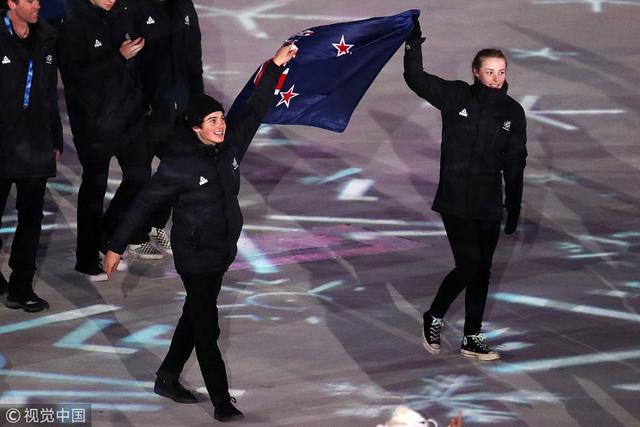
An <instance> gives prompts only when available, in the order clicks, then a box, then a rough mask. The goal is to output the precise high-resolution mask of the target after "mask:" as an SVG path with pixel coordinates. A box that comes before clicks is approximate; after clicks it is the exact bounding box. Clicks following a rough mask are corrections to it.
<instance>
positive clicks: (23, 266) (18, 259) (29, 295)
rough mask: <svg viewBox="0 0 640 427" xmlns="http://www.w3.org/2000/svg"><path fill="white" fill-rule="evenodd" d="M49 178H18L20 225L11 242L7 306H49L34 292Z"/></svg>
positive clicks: (38, 308)
mask: <svg viewBox="0 0 640 427" xmlns="http://www.w3.org/2000/svg"><path fill="white" fill-rule="evenodd" d="M46 185H47V179H46V178H24V179H18V180H16V189H17V197H16V209H17V211H18V226H17V228H16V234H15V236H14V238H13V243H12V244H11V257H10V258H9V267H11V276H10V277H9V293H8V295H7V306H8V307H10V308H21V309H23V310H25V311H28V312H37V311H43V310H47V309H48V308H49V304H48V303H47V302H46V301H45V300H43V299H41V298H39V297H38V296H37V295H36V294H35V293H34V292H33V276H34V274H35V272H36V255H37V251H38V244H39V243H40V231H41V229H42V217H43V214H42V207H43V201H44V191H45V188H46Z"/></svg>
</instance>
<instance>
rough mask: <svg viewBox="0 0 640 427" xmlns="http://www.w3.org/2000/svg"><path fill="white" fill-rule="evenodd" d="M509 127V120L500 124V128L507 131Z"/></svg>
mask: <svg viewBox="0 0 640 427" xmlns="http://www.w3.org/2000/svg"><path fill="white" fill-rule="evenodd" d="M510 128H511V122H510V121H506V122H504V123H503V124H502V129H504V130H506V131H507V132H509V129H510Z"/></svg>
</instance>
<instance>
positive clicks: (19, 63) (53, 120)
mask: <svg viewBox="0 0 640 427" xmlns="http://www.w3.org/2000/svg"><path fill="white" fill-rule="evenodd" d="M6 13H7V12H6V10H2V11H0V179H14V178H42V177H51V176H55V174H56V161H55V157H54V151H53V150H54V148H57V149H58V150H60V151H62V125H61V124H60V113H59V111H58V94H57V89H56V85H57V82H58V70H57V68H56V63H57V60H56V59H57V58H56V56H57V55H56V52H55V32H54V31H53V29H52V28H51V27H50V26H49V25H47V24H46V23H44V22H43V21H38V22H37V23H36V24H34V25H30V35H29V37H28V39H27V40H28V41H22V40H18V39H17V38H16V37H15V36H14V35H12V34H11V32H13V28H12V27H11V25H9V28H7V25H6V21H5V17H6V16H7V15H6ZM7 19H8V18H7ZM9 24H10V22H9ZM10 31H11V32H10ZM29 59H31V60H32V61H33V80H32V83H31V92H30V96H29V104H28V108H24V98H25V88H26V81H27V72H28V70H29Z"/></svg>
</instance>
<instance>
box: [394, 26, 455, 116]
mask: <svg viewBox="0 0 640 427" xmlns="http://www.w3.org/2000/svg"><path fill="white" fill-rule="evenodd" d="M424 41H425V38H424V37H422V31H421V30H420V21H418V17H417V16H414V17H413V30H412V31H411V33H410V34H409V37H408V38H407V41H406V42H405V51H404V81H405V82H406V83H407V85H408V86H409V89H411V90H412V91H414V92H415V93H416V95H418V96H419V97H420V98H422V99H424V100H426V101H427V102H428V103H429V104H431V105H433V106H434V107H436V108H437V109H439V110H443V109H444V108H445V101H446V96H445V95H446V91H447V90H452V89H453V88H454V83H453V82H451V81H447V80H444V79H441V78H440V77H437V76H434V75H432V74H429V73H426V72H425V71H424V70H423V65H422V43H424Z"/></svg>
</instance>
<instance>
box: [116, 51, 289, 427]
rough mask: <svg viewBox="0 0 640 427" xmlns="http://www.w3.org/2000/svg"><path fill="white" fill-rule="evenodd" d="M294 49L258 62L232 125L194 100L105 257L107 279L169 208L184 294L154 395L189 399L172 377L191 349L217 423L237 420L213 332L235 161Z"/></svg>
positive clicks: (235, 223)
mask: <svg viewBox="0 0 640 427" xmlns="http://www.w3.org/2000/svg"><path fill="white" fill-rule="evenodd" d="M296 53H297V50H295V49H292V48H291V46H290V45H284V46H282V47H281V48H280V49H278V51H277V52H276V54H275V56H274V58H273V60H272V61H271V62H269V64H268V65H267V66H266V67H265V71H264V74H263V77H262V79H261V80H260V83H259V84H258V86H256V88H255V89H254V91H253V94H252V95H251V97H250V98H249V100H248V101H247V103H246V105H245V110H244V112H243V113H242V114H241V115H240V116H238V117H237V119H236V120H235V121H233V122H229V124H228V125H227V122H226V121H225V115H224V108H223V107H222V105H221V104H220V103H219V102H218V101H216V100H215V99H213V98H211V97H210V96H207V95H201V96H196V97H194V98H193V99H192V100H191V101H190V103H189V106H188V108H187V113H186V117H185V125H184V126H183V128H182V129H181V130H180V131H178V132H177V133H176V135H175V136H174V139H175V141H174V142H173V143H172V144H171V145H172V147H173V148H172V150H171V151H170V152H168V153H167V154H166V155H165V156H164V157H163V159H162V162H161V163H160V166H159V167H158V171H157V172H156V173H155V174H154V175H153V176H152V177H151V181H150V183H149V184H148V185H147V186H146V187H145V188H144V189H143V190H142V191H141V192H140V194H139V195H138V197H137V198H136V200H135V201H134V203H133V205H132V206H131V208H130V209H129V211H128V212H127V215H126V217H125V218H124V220H123V221H122V223H121V224H120V226H119V227H118V228H117V230H116V232H115V233H114V235H113V237H112V239H111V242H110V244H109V249H110V250H109V251H108V252H107V254H106V256H105V260H104V267H105V271H106V273H107V274H108V275H109V277H111V275H112V274H113V272H114V271H115V269H116V267H117V265H118V262H119V261H120V255H119V254H122V252H123V251H124V249H125V247H126V244H127V241H128V238H129V236H131V235H132V234H133V233H135V232H136V230H140V229H143V228H144V227H145V226H148V221H149V218H150V214H151V213H152V212H153V211H154V210H155V209H156V208H158V207H159V206H161V205H163V204H167V203H169V204H171V205H172V207H173V229H172V233H171V245H172V247H173V253H174V262H175V265H176V270H177V271H178V273H179V274H180V277H181V278H182V281H183V283H184V286H185V289H186V291H187V297H186V300H185V303H184V307H183V312H182V316H181V317H180V320H179V321H178V325H177V326H176V330H175V332H174V335H173V339H172V340H171V345H170V347H169V351H168V353H167V355H166V357H165V359H164V361H163V362H162V365H161V366H160V368H159V369H158V371H157V372H156V383H155V387H154V390H155V392H156V393H158V394H160V395H162V396H166V397H169V398H171V399H173V400H175V401H177V402H181V403H195V402H196V399H195V396H194V395H193V394H192V393H191V392H190V391H188V390H186V389H185V388H184V387H182V385H181V384H180V382H179V376H180V373H181V372H182V369H183V368H184V365H185V363H186V362H187V359H188V358H189V356H190V354H191V352H192V350H193V348H194V347H195V350H196V356H197V358H198V363H199V364H200V370H201V371H202V376H203V378H204V382H205V385H206V387H207V391H208V392H209V396H210V398H211V401H212V403H213V405H214V406H215V412H214V417H215V418H216V419H217V420H219V421H232V420H235V419H239V418H242V417H243V415H242V413H241V412H240V411H239V410H238V409H237V408H236V407H235V406H234V405H233V403H235V398H233V397H230V395H229V386H228V382H227V374H226V368H225V364H224V361H223V360H222V355H221V353H220V349H219V348H218V345H217V340H218V336H219V335H220V329H219V327H218V311H217V307H216V300H217V297H218V293H219V292H220V287H221V286H222V277H223V275H224V273H225V272H226V271H227V269H228V268H229V266H230V265H231V263H232V262H233V260H234V258H235V256H236V253H237V246H236V245H237V242H238V238H239V237H240V231H241V229H242V213H241V211H240V205H239V204H238V190H239V188H240V164H241V162H242V158H243V157H244V154H245V153H246V151H247V148H248V147H249V144H250V143H251V140H252V139H253V137H254V135H255V133H256V131H257V130H258V127H259V126H260V123H261V122H262V119H263V117H264V116H265V115H266V113H267V112H268V110H269V108H270V106H271V105H272V104H273V93H274V89H275V86H276V83H277V80H278V78H279V77H280V75H281V73H282V71H283V70H284V67H283V65H284V64H285V63H287V62H288V61H289V60H291V59H292V58H293V57H294V56H295V54H296Z"/></svg>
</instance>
